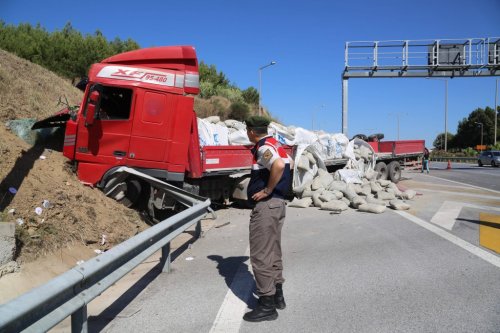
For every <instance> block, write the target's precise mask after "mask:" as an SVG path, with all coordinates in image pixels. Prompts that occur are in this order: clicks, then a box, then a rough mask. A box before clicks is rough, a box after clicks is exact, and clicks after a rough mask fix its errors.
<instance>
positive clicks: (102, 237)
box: [101, 234, 107, 246]
mask: <svg viewBox="0 0 500 333" xmlns="http://www.w3.org/2000/svg"><path fill="white" fill-rule="evenodd" d="M106 238H107V237H106V235H105V234H102V236H101V246H102V245H104V244H106Z"/></svg>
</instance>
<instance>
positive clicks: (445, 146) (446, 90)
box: [426, 77, 448, 152]
mask: <svg viewBox="0 0 500 333" xmlns="http://www.w3.org/2000/svg"><path fill="white" fill-rule="evenodd" d="M426 79H431V78H430V77H427V78H426ZM431 80H440V81H444V151H445V152H447V151H448V80H447V79H439V78H432V79H431Z"/></svg>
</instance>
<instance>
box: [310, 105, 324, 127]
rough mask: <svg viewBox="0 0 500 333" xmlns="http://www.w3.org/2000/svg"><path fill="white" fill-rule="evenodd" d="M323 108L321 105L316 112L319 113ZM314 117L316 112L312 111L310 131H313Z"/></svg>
mask: <svg viewBox="0 0 500 333" xmlns="http://www.w3.org/2000/svg"><path fill="white" fill-rule="evenodd" d="M324 107H325V104H321V105H320V106H318V107H317V110H318V111H320V110H321V109H322V108H324ZM315 117H316V110H315V109H314V110H313V112H312V116H311V131H314V118H315Z"/></svg>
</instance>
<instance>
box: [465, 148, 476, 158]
mask: <svg viewBox="0 0 500 333" xmlns="http://www.w3.org/2000/svg"><path fill="white" fill-rule="evenodd" d="M462 152H463V153H464V155H465V156H472V157H476V156H477V154H478V152H477V150H475V149H473V148H470V147H468V148H465V149H464V150H462Z"/></svg>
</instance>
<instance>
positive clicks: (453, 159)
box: [430, 156, 477, 163]
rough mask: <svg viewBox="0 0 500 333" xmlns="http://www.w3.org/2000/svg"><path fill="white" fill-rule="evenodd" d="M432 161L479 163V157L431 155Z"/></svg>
mask: <svg viewBox="0 0 500 333" xmlns="http://www.w3.org/2000/svg"><path fill="white" fill-rule="evenodd" d="M430 160H431V162H432V161H434V162H448V161H450V162H453V163H477V157H445V156H442V157H431V158H430Z"/></svg>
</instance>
